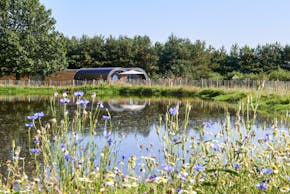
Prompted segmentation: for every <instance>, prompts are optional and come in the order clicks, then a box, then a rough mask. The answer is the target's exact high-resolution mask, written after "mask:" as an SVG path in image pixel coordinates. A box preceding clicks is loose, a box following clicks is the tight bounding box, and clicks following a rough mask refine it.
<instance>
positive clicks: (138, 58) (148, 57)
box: [132, 36, 158, 75]
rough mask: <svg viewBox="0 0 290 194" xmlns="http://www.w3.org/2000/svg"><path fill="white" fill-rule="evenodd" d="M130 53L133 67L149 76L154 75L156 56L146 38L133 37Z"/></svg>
mask: <svg viewBox="0 0 290 194" xmlns="http://www.w3.org/2000/svg"><path fill="white" fill-rule="evenodd" d="M132 52H133V63H134V66H136V67H141V68H143V69H144V70H145V71H146V72H147V73H148V74H149V75H153V74H156V72H157V70H158V67H157V60H158V56H157V53H156V50H155V49H154V47H153V46H152V43H151V40H150V38H149V37H148V36H143V37H142V36H135V37H134V39H133V46H132Z"/></svg>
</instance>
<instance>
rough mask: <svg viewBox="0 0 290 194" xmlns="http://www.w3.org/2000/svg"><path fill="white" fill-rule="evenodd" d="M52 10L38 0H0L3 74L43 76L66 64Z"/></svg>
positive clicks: (62, 67)
mask: <svg viewBox="0 0 290 194" xmlns="http://www.w3.org/2000/svg"><path fill="white" fill-rule="evenodd" d="M54 25H55V20H54V19H53V18H52V17H51V10H46V9H45V7H44V6H43V5H41V4H40V3H39V0H25V1H23V0H2V1H1V2H0V35H1V37H0V70H1V72H2V75H8V74H11V73H15V74H16V79H20V77H22V76H34V75H40V76H41V77H44V76H46V75H49V74H52V73H53V72H55V71H59V70H61V69H64V68H65V67H66V57H65V54H66V51H65V50H66V49H65V39H64V37H63V35H62V34H61V33H59V32H57V31H56V30H55V27H54Z"/></svg>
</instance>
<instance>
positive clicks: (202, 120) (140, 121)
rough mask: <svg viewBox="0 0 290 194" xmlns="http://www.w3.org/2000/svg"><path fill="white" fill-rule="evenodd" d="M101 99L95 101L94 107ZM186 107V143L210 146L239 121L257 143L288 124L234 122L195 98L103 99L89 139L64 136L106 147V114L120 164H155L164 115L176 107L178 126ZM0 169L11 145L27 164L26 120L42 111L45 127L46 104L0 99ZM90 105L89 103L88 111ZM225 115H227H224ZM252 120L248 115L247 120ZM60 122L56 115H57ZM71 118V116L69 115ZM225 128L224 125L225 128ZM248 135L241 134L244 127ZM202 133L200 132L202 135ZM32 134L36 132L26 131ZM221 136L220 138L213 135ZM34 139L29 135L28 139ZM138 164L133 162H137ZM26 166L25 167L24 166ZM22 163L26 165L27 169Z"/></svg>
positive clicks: (267, 120) (227, 109) (243, 117)
mask: <svg viewBox="0 0 290 194" xmlns="http://www.w3.org/2000/svg"><path fill="white" fill-rule="evenodd" d="M100 100H102V99H99V100H97V101H96V103H95V105H96V104H97V103H98V101H100ZM75 101H76V99H72V101H71V103H69V104H68V105H67V108H68V110H69V112H70V113H69V114H73V112H74V110H75V109H76V105H75V104H74V103H73V102H75ZM187 103H188V104H190V105H191V111H190V113H189V117H188V118H189V120H188V127H187V129H186V133H187V135H188V137H191V138H197V139H198V138H203V139H204V142H206V141H211V142H212V144H211V145H212V146H215V144H216V143H218V142H225V141H227V139H226V137H224V136H223V135H222V134H221V132H220V131H221V130H223V129H225V128H232V129H235V128H236V126H237V120H238V121H239V123H240V125H241V126H242V129H244V131H243V133H247V134H248V135H247V136H248V137H251V138H253V139H255V141H257V142H258V141H259V139H262V138H265V137H268V134H269V133H271V132H272V131H273V126H274V127H275V128H279V130H288V124H287V123H286V122H283V121H282V120H279V121H278V120H275V119H273V118H270V117H265V116H264V117H259V116H258V117H257V118H256V119H255V120H250V119H247V115H246V114H245V113H244V114H240V115H241V118H237V117H236V114H235V112H236V111H235V110H234V109H233V108H231V107H229V106H225V105H217V104H214V103H210V102H204V101H200V100H197V99H192V100H190V101H182V100H178V99H159V100H158V99H134V98H124V99H110V100H104V101H103V103H102V104H103V106H104V107H102V108H101V110H100V115H99V117H100V119H99V121H98V124H97V125H96V128H95V129H94V136H93V137H88V135H87V134H86V132H85V133H83V134H74V133H72V132H69V133H68V136H78V137H75V138H76V139H82V138H84V137H85V138H87V139H86V140H85V141H87V142H88V141H95V142H98V143H97V144H99V145H100V146H101V145H104V144H106V141H107V139H106V138H105V137H104V131H105V128H108V126H109V121H106V120H104V119H102V115H107V114H108V113H107V111H106V110H108V111H109V114H110V121H111V122H112V126H113V127H112V137H114V138H113V140H112V142H110V145H111V144H112V146H115V147H117V148H116V149H115V151H116V152H118V157H120V158H119V159H120V160H122V158H123V159H124V158H129V157H130V156H132V155H134V156H136V157H137V158H138V157H141V156H144V155H146V156H153V155H154V157H155V158H158V157H159V156H160V158H158V159H159V160H163V159H164V158H163V156H161V154H160V152H161V151H162V150H161V148H162V143H163V142H162V141H161V140H160V136H158V135H157V131H156V129H159V130H160V131H161V132H160V131H159V133H162V131H164V130H166V128H165V126H164V125H165V123H164V120H165V115H166V113H168V110H169V109H170V108H172V107H177V106H178V108H179V116H178V117H179V121H180V123H181V124H182V121H183V118H185V111H186V110H185V109H186V108H185V107H186V104H187ZM0 104H1V105H0V126H1V130H0V143H1V145H2V146H1V152H0V164H5V162H6V161H7V160H9V159H10V160H11V159H12V156H13V153H12V148H13V144H15V145H16V146H20V147H21V154H20V155H21V157H23V158H26V159H25V160H26V161H30V160H32V159H33V157H32V156H31V153H30V149H31V143H29V137H28V134H29V133H28V128H27V127H25V123H28V122H29V121H28V120H27V116H29V115H33V114H34V113H36V112H43V113H44V115H45V116H44V117H43V122H49V120H50V119H52V118H53V117H52V116H51V109H50V99H49V98H40V97H2V98H1V99H0ZM56 107H57V109H62V107H63V105H62V104H61V103H60V102H59V99H57V101H56ZM90 107H91V105H90V104H88V107H87V109H90ZM227 112H229V115H230V116H229V115H228V114H227ZM252 116H253V115H250V118H251V117H252ZM58 117H60V115H58ZM70 118H72V115H70ZM205 124H206V125H208V126H207V127H206V129H205V130H200V129H201V128H203V127H204V125H205ZM227 125H228V126H227ZM247 127H248V128H250V130H246V131H245V129H246V128H247ZM201 131H202V133H201ZM31 133H32V134H35V133H36V131H33V130H32V131H31ZM231 133H233V135H232V136H233V137H235V136H236V137H237V136H238V135H239V133H238V131H236V130H231ZM218 134H220V136H218ZM32 136H33V135H32ZM137 162H138V161H137ZM28 163H29V162H28ZM28 163H27V164H28ZM32 168H33V167H31V169H30V167H29V166H28V167H27V169H28V171H29V170H32ZM0 170H1V172H2V173H3V172H5V171H6V166H5V165H1V167H0Z"/></svg>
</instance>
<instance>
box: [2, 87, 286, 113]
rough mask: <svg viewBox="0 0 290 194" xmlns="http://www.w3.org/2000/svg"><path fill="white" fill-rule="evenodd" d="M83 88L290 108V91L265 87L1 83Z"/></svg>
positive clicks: (13, 90) (10, 91) (20, 92)
mask: <svg viewBox="0 0 290 194" xmlns="http://www.w3.org/2000/svg"><path fill="white" fill-rule="evenodd" d="M78 90H83V91H86V92H87V93H91V92H95V93H96V95H97V96H99V97H101V98H108V97H112V96H114V97H118V96H123V97H124V96H135V97H140V98H157V97H158V98H159V97H170V98H183V99H186V98H200V99H202V100H208V101H214V102H225V103H231V104H234V105H237V104H238V103H239V102H242V103H245V102H246V101H247V100H248V97H251V101H252V102H253V103H256V104H257V105H258V109H257V111H260V112H264V113H270V114H277V115H279V114H283V115H285V114H287V113H288V111H290V103H289V102H290V95H289V94H283V95H279V94H273V93H267V92H263V90H257V91H249V90H244V91H242V90H239V89H235V90H233V89H215V88H208V89H201V88H191V87H170V88H169V87H158V86H136V85H133V86H129V85H108V84H104V83H103V84H102V83H101V84H98V85H84V86H75V87H57V88H55V87H44V86H42V87H22V86H0V96H9V95H10V96H27V95H30V96H49V95H51V94H52V93H53V92H54V91H57V92H59V93H61V92H64V91H66V92H68V93H73V92H74V91H78Z"/></svg>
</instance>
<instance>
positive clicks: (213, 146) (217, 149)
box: [211, 144, 220, 151]
mask: <svg viewBox="0 0 290 194" xmlns="http://www.w3.org/2000/svg"><path fill="white" fill-rule="evenodd" d="M211 148H212V149H213V150H214V151H219V150H220V147H219V145H217V144H213V145H211Z"/></svg>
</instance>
